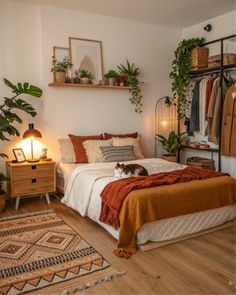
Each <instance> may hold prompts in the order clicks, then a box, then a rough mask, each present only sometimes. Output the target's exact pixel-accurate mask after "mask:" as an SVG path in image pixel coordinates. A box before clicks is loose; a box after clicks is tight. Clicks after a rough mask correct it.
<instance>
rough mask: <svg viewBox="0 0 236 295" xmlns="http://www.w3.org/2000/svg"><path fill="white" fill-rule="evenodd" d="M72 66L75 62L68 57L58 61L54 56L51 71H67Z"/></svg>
mask: <svg viewBox="0 0 236 295" xmlns="http://www.w3.org/2000/svg"><path fill="white" fill-rule="evenodd" d="M71 66H73V64H72V63H71V62H70V60H69V58H68V57H64V58H63V60H62V61H58V60H57V59H56V57H55V56H53V57H52V68H51V72H66V70H67V69H68V68H70V67H71Z"/></svg>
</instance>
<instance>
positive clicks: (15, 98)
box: [0, 78, 42, 198]
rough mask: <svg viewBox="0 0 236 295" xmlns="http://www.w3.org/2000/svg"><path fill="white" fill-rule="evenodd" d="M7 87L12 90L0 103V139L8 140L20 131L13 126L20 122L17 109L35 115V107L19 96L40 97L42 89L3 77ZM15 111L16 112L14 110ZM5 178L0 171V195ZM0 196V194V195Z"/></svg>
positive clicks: (5, 156) (2, 191)
mask: <svg viewBox="0 0 236 295" xmlns="http://www.w3.org/2000/svg"><path fill="white" fill-rule="evenodd" d="M3 80H4V83H5V85H6V86H7V87H9V88H10V90H11V92H12V94H13V95H12V97H4V99H3V103H2V104H1V105H0V140H1V141H9V136H19V135H20V133H19V131H18V130H17V129H16V127H15V126H14V123H20V124H21V123H22V119H21V118H20V117H19V115H18V114H19V112H18V111H19V110H20V111H22V112H24V113H27V114H29V115H31V116H32V117H35V116H36V115H37V113H36V111H35V109H34V108H33V107H32V106H31V105H30V104H29V103H27V102H26V101H25V100H23V99H21V98H19V96H20V95H22V94H27V95H30V96H34V97H41V96H42V90H41V89H40V88H39V87H37V86H34V85H30V84H29V83H26V82H25V83H17V84H16V85H14V84H13V83H11V82H10V81H9V80H7V79H5V78H4V79H3ZM16 111H17V112H16ZM0 157H2V158H7V155H6V154H4V153H0ZM6 180H7V177H6V176H5V174H4V173H2V172H0V195H1V194H3V193H4V190H3V183H4V182H5V181H6ZM0 198H1V196H0Z"/></svg>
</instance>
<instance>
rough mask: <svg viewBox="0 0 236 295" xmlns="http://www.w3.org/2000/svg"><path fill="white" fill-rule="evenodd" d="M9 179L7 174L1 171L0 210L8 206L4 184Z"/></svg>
mask: <svg viewBox="0 0 236 295" xmlns="http://www.w3.org/2000/svg"><path fill="white" fill-rule="evenodd" d="M7 180H8V178H7V176H6V175H4V174H3V173H0V212H3V211H4V210H5V206H6V192H5V191H4V189H3V184H4V182H5V181H7Z"/></svg>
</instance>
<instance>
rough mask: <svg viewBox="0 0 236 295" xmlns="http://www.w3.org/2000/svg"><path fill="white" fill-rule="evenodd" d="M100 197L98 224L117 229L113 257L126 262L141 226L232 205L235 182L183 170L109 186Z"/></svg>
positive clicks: (235, 195) (192, 169) (200, 171)
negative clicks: (101, 223)
mask: <svg viewBox="0 0 236 295" xmlns="http://www.w3.org/2000/svg"><path fill="white" fill-rule="evenodd" d="M219 176H221V177H219ZM101 196H102V210H101V214H100V221H102V222H105V223H107V224H109V225H112V226H113V227H115V228H118V227H119V230H120V234H119V242H118V249H116V250H115V251H114V253H115V254H116V255H117V256H119V257H125V258H128V257H130V256H131V255H132V254H134V253H135V252H136V244H135V239H136V233H137V231H138V230H139V229H140V228H141V226H142V225H143V224H144V223H146V222H152V221H155V220H159V219H163V218H170V217H175V216H178V215H184V214H190V213H193V212H199V211H203V210H209V209H214V208H219V207H222V206H226V205H230V204H233V203H235V202H236V182H235V180H234V179H233V178H231V177H229V176H226V174H224V173H219V172H213V171H207V170H203V169H199V168H195V167H187V168H184V169H182V170H176V171H172V172H163V173H158V174H153V175H150V176H145V177H131V178H126V179H121V180H117V181H114V182H111V183H109V184H108V185H107V186H106V187H105V188H104V190H103V191H102V194H101Z"/></svg>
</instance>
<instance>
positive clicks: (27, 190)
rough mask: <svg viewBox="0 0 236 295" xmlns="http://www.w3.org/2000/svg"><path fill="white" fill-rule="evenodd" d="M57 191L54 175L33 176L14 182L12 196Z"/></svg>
mask: <svg viewBox="0 0 236 295" xmlns="http://www.w3.org/2000/svg"><path fill="white" fill-rule="evenodd" d="M53 191H55V183H54V177H40V178H31V179H25V180H19V181H13V182H12V191H11V195H12V197H16V196H23V195H30V194H41V193H47V192H53Z"/></svg>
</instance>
